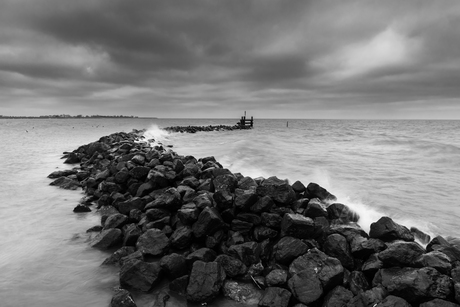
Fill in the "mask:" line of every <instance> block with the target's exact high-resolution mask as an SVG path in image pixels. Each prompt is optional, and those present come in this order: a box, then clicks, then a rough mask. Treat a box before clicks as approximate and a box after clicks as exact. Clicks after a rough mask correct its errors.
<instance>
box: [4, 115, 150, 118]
mask: <svg viewBox="0 0 460 307" xmlns="http://www.w3.org/2000/svg"><path fill="white" fill-rule="evenodd" d="M33 118H38V119H43V118H44V119H48V118H139V116H134V115H130V116H127V115H76V116H72V115H67V114H62V115H40V116H24V115H19V116H5V115H0V119H33ZM141 118H153V119H156V118H157V117H141Z"/></svg>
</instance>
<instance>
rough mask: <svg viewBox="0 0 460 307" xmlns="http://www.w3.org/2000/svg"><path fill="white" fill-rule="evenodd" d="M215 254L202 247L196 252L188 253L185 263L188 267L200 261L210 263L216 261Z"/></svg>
mask: <svg viewBox="0 0 460 307" xmlns="http://www.w3.org/2000/svg"><path fill="white" fill-rule="evenodd" d="M216 256H217V254H216V252H215V251H214V250H212V249H210V248H207V247H203V248H200V249H197V250H196V251H194V252H192V253H190V254H189V255H188V256H187V257H186V258H185V262H186V263H187V266H188V267H192V265H193V264H194V263H195V262H196V261H202V262H211V261H214V260H215V259H216Z"/></svg>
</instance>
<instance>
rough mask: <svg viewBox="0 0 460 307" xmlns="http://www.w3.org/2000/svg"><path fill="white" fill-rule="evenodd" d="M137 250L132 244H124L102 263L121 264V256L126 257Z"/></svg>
mask: <svg viewBox="0 0 460 307" xmlns="http://www.w3.org/2000/svg"><path fill="white" fill-rule="evenodd" d="M135 251H136V250H135V249H134V247H132V246H123V247H121V248H120V249H118V250H116V251H115V252H114V253H113V254H112V255H111V256H110V257H108V258H106V259H105V260H104V262H102V265H121V262H120V261H121V258H123V257H126V256H128V255H130V254H132V253H134V252H135Z"/></svg>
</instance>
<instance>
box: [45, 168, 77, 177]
mask: <svg viewBox="0 0 460 307" xmlns="http://www.w3.org/2000/svg"><path fill="white" fill-rule="evenodd" d="M76 173H77V170H74V169H66V170H60V171H54V172H52V173H51V174H49V175H48V178H50V179H57V178H60V177H67V176H70V175H75V174H76Z"/></svg>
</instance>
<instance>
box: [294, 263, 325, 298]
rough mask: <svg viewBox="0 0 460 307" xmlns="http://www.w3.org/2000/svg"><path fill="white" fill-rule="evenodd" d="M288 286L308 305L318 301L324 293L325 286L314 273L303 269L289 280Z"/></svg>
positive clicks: (296, 296) (295, 295)
mask: <svg viewBox="0 0 460 307" xmlns="http://www.w3.org/2000/svg"><path fill="white" fill-rule="evenodd" d="M288 286H289V289H290V290H291V292H292V294H293V295H294V297H295V298H296V299H297V300H299V301H300V302H301V303H304V304H306V305H308V304H310V303H313V302H315V301H317V300H318V299H319V298H320V297H321V296H322V295H323V286H322V283H321V281H320V279H319V278H318V276H317V275H316V274H315V273H314V271H313V272H312V271H310V270H302V271H300V272H298V273H296V274H294V275H293V276H292V277H291V278H290V279H289V280H288Z"/></svg>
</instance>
